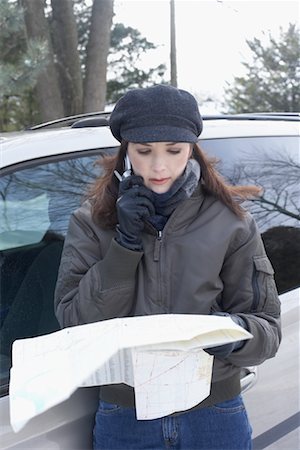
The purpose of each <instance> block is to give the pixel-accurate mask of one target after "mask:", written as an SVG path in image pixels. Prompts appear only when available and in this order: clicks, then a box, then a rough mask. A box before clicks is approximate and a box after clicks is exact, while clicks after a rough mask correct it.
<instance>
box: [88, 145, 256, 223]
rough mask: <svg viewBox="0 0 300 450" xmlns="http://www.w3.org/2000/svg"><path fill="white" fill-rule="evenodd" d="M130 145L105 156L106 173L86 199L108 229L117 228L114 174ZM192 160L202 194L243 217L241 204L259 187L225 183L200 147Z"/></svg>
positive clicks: (195, 147)
mask: <svg viewBox="0 0 300 450" xmlns="http://www.w3.org/2000/svg"><path fill="white" fill-rule="evenodd" d="M127 145H128V143H127V142H126V141H123V142H122V144H121V146H120V150H119V152H118V154H117V155H115V156H103V157H102V158H101V160H100V161H99V164H100V165H101V166H102V168H103V170H104V174H103V176H101V177H100V178H98V179H97V180H96V182H95V183H94V184H93V185H92V186H91V187H90V189H89V191H88V193H87V197H88V198H89V199H90V201H91V203H92V208H93V209H92V210H93V219H94V220H95V221H96V222H100V223H101V225H102V226H104V227H106V228H114V227H115V226H116V224H117V222H118V221H117V214H116V207H115V205H116V201H117V198H118V189H119V181H118V179H117V177H116V176H115V174H114V170H117V171H118V172H119V173H120V174H122V173H123V171H124V157H125V155H126V151H127ZM193 158H194V159H196V161H198V163H199V164H200V167H201V182H202V188H203V191H204V192H205V193H207V194H211V195H213V196H215V197H216V198H218V199H219V200H220V201H221V202H222V203H224V205H226V206H227V207H228V208H229V209H230V210H231V211H232V212H233V213H234V214H236V215H237V216H238V217H239V218H242V217H244V215H245V210H244V209H243V208H242V206H241V203H242V202H243V201H245V200H248V199H250V198H253V197H257V196H258V195H259V194H260V193H261V189H260V188H259V187H257V186H233V185H230V184H228V183H227V182H225V180H224V178H223V177H222V176H221V175H220V173H219V172H218V171H217V170H216V168H215V166H216V164H217V162H218V160H217V159H216V158H211V157H209V156H208V155H206V154H205V153H204V151H203V150H201V148H200V147H199V145H198V144H194V146H193Z"/></svg>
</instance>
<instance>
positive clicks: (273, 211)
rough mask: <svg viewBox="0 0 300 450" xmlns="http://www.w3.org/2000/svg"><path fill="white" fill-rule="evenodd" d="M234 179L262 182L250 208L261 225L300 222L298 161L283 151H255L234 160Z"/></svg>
mask: <svg viewBox="0 0 300 450" xmlns="http://www.w3.org/2000/svg"><path fill="white" fill-rule="evenodd" d="M229 178H230V180H231V181H232V182H233V183H235V184H239V183H241V182H242V183H243V184H245V183H249V184H255V185H260V186H263V189H264V190H263V193H262V195H261V196H260V197H258V198H256V199H254V200H253V201H252V202H251V203H252V204H251V205H249V206H250V209H251V212H252V213H253V214H254V216H255V218H256V220H257V221H258V222H259V223H260V225H262V226H264V225H268V224H269V223H274V222H276V218H277V217H278V218H279V217H281V218H280V220H279V221H278V223H279V224H280V223H282V217H283V216H285V218H286V222H289V223H291V221H292V222H293V223H297V222H298V221H299V223H300V185H299V179H300V164H299V162H297V161H296V160H295V159H294V158H293V157H292V156H290V155H287V154H286V153H276V154H275V155H274V156H272V155H271V154H267V153H265V154H262V155H261V156H260V157H259V156H258V155H256V154H255V157H254V158H249V159H247V160H244V161H243V165H240V164H237V165H235V166H234V170H233V172H232V174H231V175H230V177H229Z"/></svg>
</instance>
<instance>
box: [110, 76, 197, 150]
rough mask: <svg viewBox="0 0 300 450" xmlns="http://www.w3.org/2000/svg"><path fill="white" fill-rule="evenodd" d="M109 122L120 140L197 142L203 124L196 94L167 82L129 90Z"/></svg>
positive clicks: (114, 110)
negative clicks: (169, 84) (194, 95)
mask: <svg viewBox="0 0 300 450" xmlns="http://www.w3.org/2000/svg"><path fill="white" fill-rule="evenodd" d="M109 125H110V129H111V132H112V134H113V135H114V137H115V138H116V139H117V140H118V141H119V142H121V141H122V140H123V139H124V140H126V141H128V142H197V140H198V136H199V135H200V134H201V132H202V127H203V125H202V118H201V115H200V112H199V108H198V104H197V102H196V100H195V98H194V97H193V95H191V94H190V93H189V92H187V91H184V90H182V89H177V88H175V87H173V86H167V85H155V86H152V87H149V88H144V89H132V90H130V91H128V92H127V93H126V94H125V95H124V96H123V97H121V98H120V100H118V102H117V103H116V105H115V107H114V109H113V111H112V113H111V115H110V119H109Z"/></svg>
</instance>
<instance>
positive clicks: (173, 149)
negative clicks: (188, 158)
mask: <svg viewBox="0 0 300 450" xmlns="http://www.w3.org/2000/svg"><path fill="white" fill-rule="evenodd" d="M168 152H169V153H171V154H172V155H177V154H178V153H180V152H181V150H180V149H178V148H169V150H168Z"/></svg>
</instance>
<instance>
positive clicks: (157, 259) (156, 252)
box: [153, 231, 163, 305]
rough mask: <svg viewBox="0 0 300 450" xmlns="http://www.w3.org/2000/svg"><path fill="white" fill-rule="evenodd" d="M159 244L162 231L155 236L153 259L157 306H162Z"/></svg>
mask: <svg viewBox="0 0 300 450" xmlns="http://www.w3.org/2000/svg"><path fill="white" fill-rule="evenodd" d="M161 243H162V231H158V232H157V236H156V239H155V243H154V255H153V259H154V261H155V262H156V263H157V304H158V305H162V303H163V300H162V273H161V261H160V252H161Z"/></svg>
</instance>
